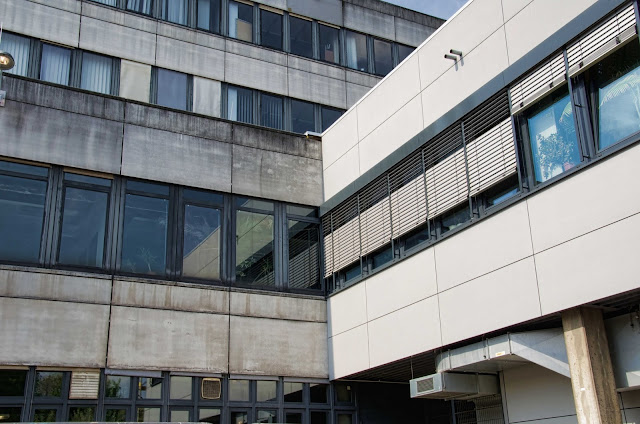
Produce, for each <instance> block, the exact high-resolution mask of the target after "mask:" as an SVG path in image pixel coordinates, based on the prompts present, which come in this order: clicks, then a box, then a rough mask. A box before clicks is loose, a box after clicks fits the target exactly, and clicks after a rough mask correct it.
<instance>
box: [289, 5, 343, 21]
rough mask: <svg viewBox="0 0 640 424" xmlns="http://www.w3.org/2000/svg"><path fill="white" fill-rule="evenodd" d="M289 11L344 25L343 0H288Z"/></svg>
mask: <svg viewBox="0 0 640 424" xmlns="http://www.w3.org/2000/svg"><path fill="white" fill-rule="evenodd" d="M287 7H288V10H289V12H291V13H297V14H298V15H302V16H308V17H310V18H314V19H317V20H319V21H323V22H327V23H330V24H334V25H338V26H342V24H343V20H342V1H341V0H314V1H300V0H287Z"/></svg>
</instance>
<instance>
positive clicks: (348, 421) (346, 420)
mask: <svg viewBox="0 0 640 424" xmlns="http://www.w3.org/2000/svg"><path fill="white" fill-rule="evenodd" d="M338 424H353V415H352V414H338Z"/></svg>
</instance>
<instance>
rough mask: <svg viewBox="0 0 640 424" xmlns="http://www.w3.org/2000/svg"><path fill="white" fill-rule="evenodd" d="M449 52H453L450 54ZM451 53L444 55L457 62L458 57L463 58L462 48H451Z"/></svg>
mask: <svg viewBox="0 0 640 424" xmlns="http://www.w3.org/2000/svg"><path fill="white" fill-rule="evenodd" d="M449 53H451V54H449ZM449 53H447V54H445V55H444V58H445V59H451V60H453V61H454V62H457V61H458V59H460V60H462V52H461V51H460V50H454V49H451V50H449ZM454 55H455V56H454Z"/></svg>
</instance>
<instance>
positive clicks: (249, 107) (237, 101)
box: [227, 87, 253, 124]
mask: <svg viewBox="0 0 640 424" xmlns="http://www.w3.org/2000/svg"><path fill="white" fill-rule="evenodd" d="M227 108H228V109H227V118H229V119H230V120H232V121H239V122H245V123H247V124H251V123H253V92H252V91H251V90H248V89H246V88H240V87H229V89H228V90H227Z"/></svg>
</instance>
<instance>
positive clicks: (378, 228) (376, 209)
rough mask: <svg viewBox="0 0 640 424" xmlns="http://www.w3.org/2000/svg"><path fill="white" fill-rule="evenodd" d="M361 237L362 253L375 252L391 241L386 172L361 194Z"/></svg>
mask: <svg viewBox="0 0 640 424" xmlns="http://www.w3.org/2000/svg"><path fill="white" fill-rule="evenodd" d="M359 202H360V237H361V240H362V255H363V256H364V255H366V254H368V253H370V252H373V251H374V250H376V249H377V248H379V247H381V246H383V245H385V244H386V243H388V242H390V241H391V209H390V208H389V188H388V185H387V175H386V174H384V175H383V176H382V177H380V178H378V179H377V180H376V181H374V182H373V183H372V184H369V185H368V186H367V187H366V188H365V189H364V190H363V191H362V192H361V193H360V194H359Z"/></svg>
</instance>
